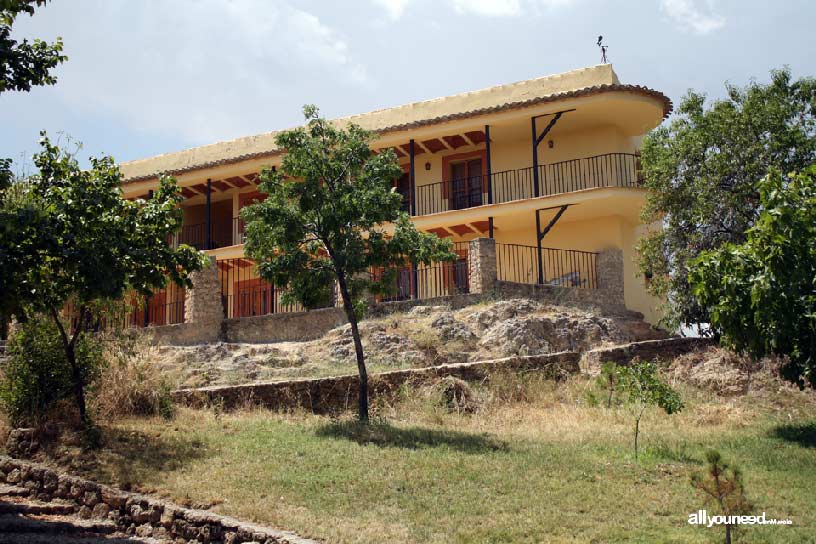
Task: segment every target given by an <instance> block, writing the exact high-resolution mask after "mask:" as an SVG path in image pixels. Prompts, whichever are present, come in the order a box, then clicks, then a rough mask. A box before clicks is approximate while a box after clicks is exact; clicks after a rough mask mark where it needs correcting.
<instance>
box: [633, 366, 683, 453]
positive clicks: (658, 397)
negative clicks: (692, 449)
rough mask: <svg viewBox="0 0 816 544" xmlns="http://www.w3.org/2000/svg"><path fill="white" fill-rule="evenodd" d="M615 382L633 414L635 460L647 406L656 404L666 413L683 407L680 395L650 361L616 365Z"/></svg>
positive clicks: (672, 412) (671, 412) (674, 411)
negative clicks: (662, 378)
mask: <svg viewBox="0 0 816 544" xmlns="http://www.w3.org/2000/svg"><path fill="white" fill-rule="evenodd" d="M617 383H618V387H619V388H620V390H621V391H622V392H623V394H624V395H625V397H626V402H627V404H629V405H630V406H631V407H632V408H633V411H634V416H635V460H637V458H638V437H639V435H640V420H641V418H642V417H643V413H644V412H645V411H646V408H648V407H649V406H658V407H659V408H661V409H662V410H663V411H664V412H666V413H667V414H670V415H671V414H674V413H676V412H679V411H680V410H682V409H683V401H682V400H680V395H679V394H677V392H676V391H675V390H674V389H672V388H671V387H670V386H669V384H667V383H666V382H664V381H663V380H661V379H660V376H658V374H657V365H656V364H655V363H653V362H651V361H635V362H633V363H632V365H631V366H628V367H626V366H620V367H618V377H617Z"/></svg>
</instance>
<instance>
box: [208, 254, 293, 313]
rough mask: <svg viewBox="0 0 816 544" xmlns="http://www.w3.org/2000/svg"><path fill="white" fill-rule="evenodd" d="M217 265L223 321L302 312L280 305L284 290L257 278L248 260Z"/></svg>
mask: <svg viewBox="0 0 816 544" xmlns="http://www.w3.org/2000/svg"><path fill="white" fill-rule="evenodd" d="M217 265H218V280H219V282H220V284H221V303H222V304H223V306H224V316H225V317H227V318H229V319H233V318H238V317H252V316H257V315H268V314H277V313H285V312H302V311H304V309H305V308H303V306H301V305H300V304H284V303H283V302H282V295H283V293H284V290H283V289H280V288H277V287H275V286H274V285H273V284H272V283H270V282H268V281H266V280H264V279H263V278H261V277H260V276H258V272H257V269H256V267H255V261H253V260H252V259H244V258H237V259H222V260H220V261H218V262H217Z"/></svg>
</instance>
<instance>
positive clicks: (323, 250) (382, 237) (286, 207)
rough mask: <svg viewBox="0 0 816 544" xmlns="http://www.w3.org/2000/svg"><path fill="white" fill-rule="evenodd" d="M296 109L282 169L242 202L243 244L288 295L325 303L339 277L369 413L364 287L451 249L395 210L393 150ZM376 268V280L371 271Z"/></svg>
mask: <svg viewBox="0 0 816 544" xmlns="http://www.w3.org/2000/svg"><path fill="white" fill-rule="evenodd" d="M303 111H304V116H305V118H306V121H307V124H306V126H305V127H301V128H297V129H294V130H290V131H286V132H283V133H281V134H279V135H278V136H277V138H276V142H277V145H278V146H279V147H281V148H282V149H286V155H285V156H284V158H283V161H282V164H281V169H280V171H276V170H274V169H265V170H264V171H263V172H262V173H261V183H260V185H259V188H260V190H261V191H263V192H265V193H267V194H268V195H269V196H268V197H267V198H266V200H264V201H263V202H260V203H256V204H254V205H251V206H247V207H246V208H245V209H244V210H243V211H242V217H243V219H244V220H245V221H246V236H247V238H246V246H245V250H246V252H247V254H248V255H249V256H251V257H252V258H253V259H255V260H256V261H257V262H258V271H259V274H260V276H261V277H263V278H264V279H266V280H268V281H270V282H272V283H273V284H274V285H277V286H286V288H287V293H286V295H285V297H286V299H287V300H290V301H291V300H296V301H299V302H300V303H302V304H303V305H304V306H305V307H307V308H316V307H320V306H325V305H327V304H328V303H329V302H330V301H331V299H332V293H333V289H334V284H335V281H336V282H337V285H338V287H339V291H340V296H341V297H342V301H343V308H344V310H345V313H346V316H347V318H348V321H349V323H350V325H351V333H352V336H353V339H354V349H355V352H356V355H357V370H358V372H359V376H360V391H359V418H360V420H361V421H367V420H368V374H367V372H366V366H365V356H364V353H363V345H362V342H361V340H360V332H359V329H358V327H357V321H358V318H359V315H360V314H361V312H362V308H363V307H364V306H365V305H364V304H363V302H364V296H365V294H366V293H367V292H375V293H376V292H383V291H384V290H385V289H386V288H387V286H388V285H391V284H393V283H394V281H393V280H394V279H395V275H394V271H393V270H392V269H393V267H396V266H403V265H405V264H406V262H410V263H411V264H412V265H414V266H416V265H417V264H420V263H422V264H429V263H431V262H432V261H441V260H447V261H452V260H454V259H455V258H456V256H455V254H454V253H453V252H452V251H451V248H452V245H451V243H450V241H447V240H440V239H439V238H438V237H437V236H435V235H431V234H425V233H420V232H418V231H417V230H416V229H415V228H414V226H413V224H412V223H411V222H410V220H409V219H408V217H407V215H405V214H404V213H403V212H401V211H400V206H401V203H402V196H401V195H400V194H399V193H397V192H395V191H394V190H393V189H392V187H391V185H392V180H394V179H396V178H398V177H399V175H400V174H401V172H402V170H401V169H400V167H399V164H398V162H397V158H396V155H395V154H394V153H393V151H391V150H389V151H386V152H383V153H379V154H377V155H374V154H373V153H372V151H371V150H370V148H369V143H370V141H371V139H372V134H371V133H369V132H367V131H365V130H363V129H362V128H360V127H359V126H357V125H354V124H350V125H348V126H347V127H345V128H338V127H336V126H334V125H332V124H331V123H329V122H327V121H326V120H325V119H322V118H321V117H320V116H319V113H318V110H317V108H316V107H315V106H305V107H304V108H303ZM287 177H291V178H295V180H296V181H294V180H287ZM389 225H391V226H393V232H392V231H391V228H392V227H390V226H389ZM383 268H384V269H386V272H385V273H384V274H383V275H382V277H381V278H380V279H379V281H373V280H372V278H371V275H370V271H371V270H372V269H383Z"/></svg>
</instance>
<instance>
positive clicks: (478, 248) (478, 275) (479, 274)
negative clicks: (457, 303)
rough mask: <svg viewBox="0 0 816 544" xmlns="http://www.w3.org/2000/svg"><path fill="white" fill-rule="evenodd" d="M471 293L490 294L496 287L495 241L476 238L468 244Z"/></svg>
mask: <svg viewBox="0 0 816 544" xmlns="http://www.w3.org/2000/svg"><path fill="white" fill-rule="evenodd" d="M468 274H469V281H470V292H471V293H490V292H492V291H493V289H494V288H495V287H496V240H493V239H492V238H476V239H475V240H471V241H470V243H469V244H468Z"/></svg>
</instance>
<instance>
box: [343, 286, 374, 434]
mask: <svg viewBox="0 0 816 544" xmlns="http://www.w3.org/2000/svg"><path fill="white" fill-rule="evenodd" d="M337 283H338V284H340V295H341V296H342V297H343V309H344V310H345V311H346V317H347V318H348V320H349V324H350V325H351V336H352V338H353V339H354V351H355V353H356V354H357V372H358V374H359V376H360V392H359V399H358V412H357V416H358V418H359V419H360V421H362V422H364V423H367V422H368V371H367V370H366V366H365V356H364V354H363V342H362V340H361V339H360V329H359V328H358V327H357V316H356V315H355V314H354V305H353V304H352V301H351V295H350V294H349V292H348V286H347V285H346V277H345V274H343V273H339V274H338V275H337Z"/></svg>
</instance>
